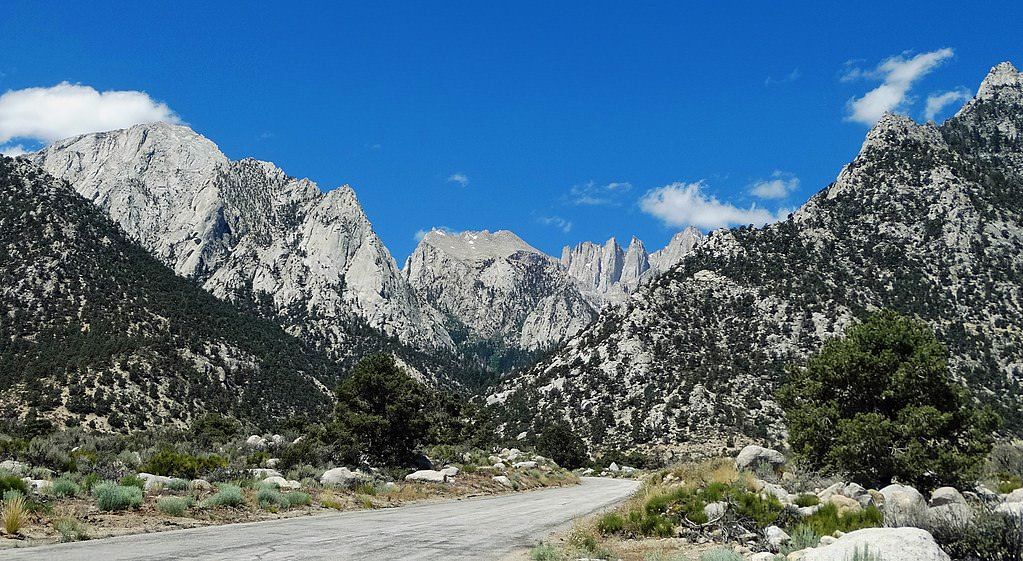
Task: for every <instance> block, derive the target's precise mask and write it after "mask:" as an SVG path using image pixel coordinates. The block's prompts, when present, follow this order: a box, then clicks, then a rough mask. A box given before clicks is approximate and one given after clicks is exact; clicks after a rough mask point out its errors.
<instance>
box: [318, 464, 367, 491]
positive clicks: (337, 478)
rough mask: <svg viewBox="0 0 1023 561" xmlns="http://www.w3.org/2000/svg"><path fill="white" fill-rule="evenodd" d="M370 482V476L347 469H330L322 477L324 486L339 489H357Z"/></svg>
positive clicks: (321, 480) (321, 481)
mask: <svg viewBox="0 0 1023 561" xmlns="http://www.w3.org/2000/svg"><path fill="white" fill-rule="evenodd" d="M369 480H370V476H369V475H367V474H365V473H362V472H361V471H359V470H355V471H351V470H349V469H348V468H346V467H339V468H334V469H328V470H327V471H325V472H323V475H321V476H320V483H322V484H323V485H336V486H338V487H355V486H356V485H358V484H360V483H365V482H366V481H369Z"/></svg>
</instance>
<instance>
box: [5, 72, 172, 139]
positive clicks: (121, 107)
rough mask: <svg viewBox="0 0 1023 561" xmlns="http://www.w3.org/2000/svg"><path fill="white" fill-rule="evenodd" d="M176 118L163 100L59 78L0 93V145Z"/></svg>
mask: <svg viewBox="0 0 1023 561" xmlns="http://www.w3.org/2000/svg"><path fill="white" fill-rule="evenodd" d="M156 121H166V122H168V123H179V122H181V119H180V118H179V117H178V116H177V115H176V114H175V113H174V112H173V111H171V109H170V108H169V107H167V105H166V104H164V103H161V102H158V101H155V100H153V99H152V98H150V97H149V95H148V94H146V93H144V92H138V91H106V92H99V91H96V89H94V88H92V87H90V86H83V85H80V84H70V83H68V82H61V83H60V84H57V85H56V86H53V87H51V88H26V89H23V90H10V91H8V92H7V93H5V94H3V95H0V143H3V142H7V141H9V140H11V139H12V138H31V139H35V140H39V141H42V142H44V143H49V142H53V141H54V140H59V139H61V138H67V137H69V136H76V135H79V134H86V133H90V132H99V131H107V130H113V129H121V128H125V127H130V126H132V125H136V124H139V123H153V122H156Z"/></svg>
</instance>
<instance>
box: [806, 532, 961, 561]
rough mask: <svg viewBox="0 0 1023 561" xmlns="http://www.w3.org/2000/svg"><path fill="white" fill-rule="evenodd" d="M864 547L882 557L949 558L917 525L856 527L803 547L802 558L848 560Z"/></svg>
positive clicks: (904, 560) (907, 560)
mask: <svg viewBox="0 0 1023 561" xmlns="http://www.w3.org/2000/svg"><path fill="white" fill-rule="evenodd" d="M864 548H866V549H867V550H868V551H869V552H870V553H873V554H875V555H877V556H879V557H880V558H882V559H884V561H950V560H949V556H948V554H946V553H945V552H944V551H942V550H941V548H940V547H938V544H937V543H936V542H935V541H934V537H933V536H931V534H930V533H929V532H927V531H926V530H921V529H919V528H867V529H865V530H856V531H855V532H849V533H848V534H845V535H843V536H842V537H840V538H838V539H837V540H835V541H834V543H831V544H830V545H826V546H824V547H817V548H813V549H807V550H804V555H803V556H802V561H849V560H850V559H852V558H853V556H854V555H856V552H860V553H862V552H863V550H864Z"/></svg>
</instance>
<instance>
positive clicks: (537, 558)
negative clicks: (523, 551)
mask: <svg viewBox="0 0 1023 561" xmlns="http://www.w3.org/2000/svg"><path fill="white" fill-rule="evenodd" d="M529 558H530V559H532V560H533V561H563V560H564V559H565V554H564V553H562V552H561V551H560V550H558V548H556V547H554V546H553V545H551V544H549V543H542V544H540V545H538V546H536V547H534V548H533V549H532V550H530V552H529Z"/></svg>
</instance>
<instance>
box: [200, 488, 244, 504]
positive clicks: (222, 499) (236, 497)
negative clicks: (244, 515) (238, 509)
mask: <svg viewBox="0 0 1023 561" xmlns="http://www.w3.org/2000/svg"><path fill="white" fill-rule="evenodd" d="M243 504H245V495H244V494H242V488H241V487H239V486H237V485H231V484H229V483H221V484H220V485H218V486H217V492H216V493H214V494H213V495H211V496H210V497H208V498H207V499H206V500H204V501H203V502H202V506H203V507H215V506H241V505H243Z"/></svg>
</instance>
